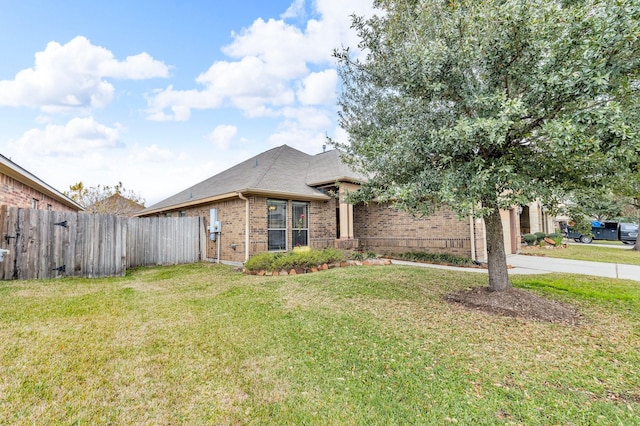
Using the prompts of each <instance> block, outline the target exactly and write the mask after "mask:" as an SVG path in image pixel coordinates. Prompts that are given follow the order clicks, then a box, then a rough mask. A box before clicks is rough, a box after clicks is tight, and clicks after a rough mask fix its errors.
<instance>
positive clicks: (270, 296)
mask: <svg viewBox="0 0 640 426" xmlns="http://www.w3.org/2000/svg"><path fill="white" fill-rule="evenodd" d="M513 280H514V283H515V285H516V286H518V287H524V288H528V289H531V291H535V292H538V293H539V294H545V295H548V296H549V297H552V298H555V299H558V300H561V301H563V302H569V303H572V304H574V305H576V306H577V307H578V308H579V310H580V311H581V312H582V314H583V316H584V319H583V320H584V323H583V324H582V325H579V326H565V325H560V324H551V323H542V322H535V321H529V320H523V319H515V318H506V317H499V316H490V315H487V314H485V313H482V312H477V311H469V310H466V309H464V308H462V307H460V306H457V305H451V304H448V303H447V302H445V301H443V299H442V298H443V296H444V295H445V294H446V293H448V292H450V291H453V290H460V289H464V288H467V287H469V286H475V285H486V283H487V277H486V275H484V274H474V273H466V272H454V271H443V270H436V269H428V268H414V267H402V266H376V267H353V268H340V269H331V270H329V271H324V272H320V273H316V274H307V275H296V276H287V277H258V276H250V275H243V274H240V273H234V272H232V270H231V268H228V267H225V266H219V265H209V264H198V265H187V266H178V267H165V268H149V269H140V270H137V271H134V272H132V273H130V274H129V275H128V276H127V277H124V278H111V279H96V280H88V279H60V280H50V281H17V282H1V283H0V300H2V303H1V304H0V371H2V375H0V424H24V425H27V424H29V425H30V424H108V423H110V424H273V425H285V424H323V425H325V424H329V425H331V424H334V425H343V424H353V425H361V424H378V425H388V424H455V423H458V424H625V425H632V424H640V417H639V416H638V413H640V371H639V369H638V366H639V365H640V286H638V283H635V282H629V281H622V280H608V279H602V278H591V277H575V276H568V275H556V274H554V275H551V274H549V275H544V276H519V277H514V278H513Z"/></svg>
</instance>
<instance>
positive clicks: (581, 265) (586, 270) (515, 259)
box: [507, 254, 640, 281]
mask: <svg viewBox="0 0 640 426" xmlns="http://www.w3.org/2000/svg"><path fill="white" fill-rule="evenodd" d="M507 263H508V264H510V265H512V266H513V267H514V270H515V269H527V270H531V271H539V272H541V273H544V272H565V273H570V274H582V275H592V276H596V277H608V278H622V279H626V280H634V281H640V266H637V265H626V264H623V263H604V262H588V261H586V260H570V259H554V258H551V257H542V256H523V255H520V254H511V255H508V256H507Z"/></svg>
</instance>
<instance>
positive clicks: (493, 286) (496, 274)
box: [484, 207, 511, 291]
mask: <svg viewBox="0 0 640 426" xmlns="http://www.w3.org/2000/svg"><path fill="white" fill-rule="evenodd" d="M484 223H485V227H486V228H487V261H488V264H489V290H490V291H502V290H507V289H508V288H510V287H511V283H510V282H509V274H508V273H507V256H506V254H505V251H504V236H503V232H502V219H501V218H500V210H499V209H498V207H494V208H493V211H492V212H491V214H489V216H487V217H485V218H484Z"/></svg>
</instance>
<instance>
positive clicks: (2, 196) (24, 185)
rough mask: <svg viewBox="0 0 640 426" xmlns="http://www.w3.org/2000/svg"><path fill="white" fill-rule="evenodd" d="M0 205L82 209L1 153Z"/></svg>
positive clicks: (29, 207)
mask: <svg viewBox="0 0 640 426" xmlns="http://www.w3.org/2000/svg"><path fill="white" fill-rule="evenodd" d="M0 205H7V206H9V207H20V208H26V209H40V210H54V211H72V212H77V211H82V210H84V208H83V207H82V206H81V205H80V204H78V203H76V202H75V201H74V200H72V199H71V198H69V197H67V196H66V195H64V194H62V193H61V192H59V191H57V190H56V189H54V188H53V187H51V186H50V185H48V184H47V183H45V182H44V181H42V180H41V179H39V178H38V177H37V176H35V175H33V174H31V173H30V172H28V171H27V170H25V169H23V168H22V167H20V166H19V165H17V164H16V163H14V162H13V161H11V160H10V159H8V158H7V157H5V156H4V155H1V154H0Z"/></svg>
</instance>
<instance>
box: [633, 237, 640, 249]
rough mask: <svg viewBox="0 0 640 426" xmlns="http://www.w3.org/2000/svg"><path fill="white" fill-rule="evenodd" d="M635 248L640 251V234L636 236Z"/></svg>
mask: <svg viewBox="0 0 640 426" xmlns="http://www.w3.org/2000/svg"><path fill="white" fill-rule="evenodd" d="M633 249H634V250H636V251H640V235H638V238H636V244H635V245H634V246H633Z"/></svg>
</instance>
